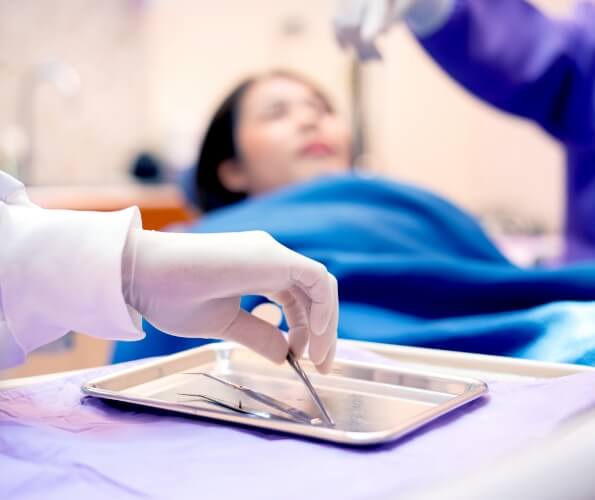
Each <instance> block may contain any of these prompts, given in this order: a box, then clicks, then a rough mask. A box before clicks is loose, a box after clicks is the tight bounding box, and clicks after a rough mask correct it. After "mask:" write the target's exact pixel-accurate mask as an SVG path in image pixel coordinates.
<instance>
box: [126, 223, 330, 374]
mask: <svg viewBox="0 0 595 500" xmlns="http://www.w3.org/2000/svg"><path fill="white" fill-rule="evenodd" d="M122 267H123V285H122V286H123V293H124V298H125V300H126V303H127V304H128V305H130V306H132V307H133V308H134V309H136V310H137V311H138V312H139V313H140V314H142V315H143V316H144V317H145V318H146V319H147V320H148V321H149V322H151V324H153V325H155V326H156V327H157V328H159V329H161V330H163V331H164V332H167V333H169V334H172V335H176V336H180V337H214V338H220V339H226V340H233V341H236V342H239V343H241V344H244V345H245V346H247V347H249V348H251V349H253V350H254V351H256V352H258V353H260V354H262V355H263V356H265V357H267V358H269V359H270V360H272V361H275V362H277V363H281V362H283V361H284V360H285V356H286V355H287V350H288V348H289V346H291V349H292V351H293V352H294V354H295V355H296V356H301V355H302V354H303V352H304V350H305V348H306V344H307V343H308V342H309V346H310V347H309V355H310V359H311V360H312V362H313V363H314V364H315V365H316V367H317V368H318V370H319V371H321V372H323V373H326V372H327V371H328V370H329V369H330V367H331V363H332V361H333V358H334V355H335V344H336V335H337V322H338V296H337V280H336V279H335V277H334V276H333V275H332V274H330V273H328V272H327V271H326V268H325V267H324V266H323V265H322V264H319V263H317V262H315V261H313V260H311V259H308V258H307V257H304V256H302V255H300V254H298V253H296V252H294V251H292V250H290V249H288V248H286V247H284V246H283V245H281V244H280V243H278V242H277V241H275V240H274V239H273V238H272V237H271V236H270V235H268V234H267V233H264V232H261V231H251V232H242V233H220V234H176V233H161V232H155V231H143V230H132V231H131V233H130V236H129V238H128V242H127V244H126V247H125V250H124V257H123V263H122ZM242 295H264V296H266V297H267V298H269V299H270V300H272V301H274V302H276V303H278V304H279V305H281V307H282V308H283V311H284V313H285V317H286V319H287V323H288V326H289V344H288V341H287V339H286V337H285V336H284V335H283V334H282V333H281V331H280V330H279V329H278V328H276V327H274V326H272V325H271V324H270V323H267V322H265V321H264V320H261V319H259V318H257V317H255V316H253V315H251V314H250V313H248V312H246V311H243V310H242V309H240V298H241V296H242Z"/></svg>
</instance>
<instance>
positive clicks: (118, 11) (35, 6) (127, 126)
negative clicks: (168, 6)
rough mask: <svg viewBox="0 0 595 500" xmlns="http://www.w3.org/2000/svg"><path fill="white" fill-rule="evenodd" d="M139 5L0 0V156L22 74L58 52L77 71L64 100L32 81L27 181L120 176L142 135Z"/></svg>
mask: <svg viewBox="0 0 595 500" xmlns="http://www.w3.org/2000/svg"><path fill="white" fill-rule="evenodd" d="M141 5H142V2H137V1H133V0H100V1H96V0H47V1H45V0H42V1H40V0H0V157H2V156H3V155H2V147H3V146H7V145H6V142H7V141H9V140H10V137H12V136H13V134H9V133H8V130H9V128H12V126H13V125H14V124H15V121H17V116H16V115H17V114H18V113H17V109H16V108H17V102H18V95H19V92H20V89H21V88H22V82H23V79H24V78H25V76H26V75H27V73H29V72H30V71H31V70H32V68H34V67H36V66H37V65H39V64H40V63H43V62H45V61H49V60H54V59H57V60H60V61H63V62H66V63H69V64H70V65H72V67H74V68H75V69H76V71H78V73H79V74H80V78H81V90H80V92H79V93H78V94H77V95H76V96H75V97H74V98H72V99H64V98H62V97H61V95H60V94H59V93H58V92H57V91H56V89H55V88H54V87H52V85H51V84H48V83H44V84H40V85H39V86H38V87H37V91H36V92H35V102H36V108H35V109H36V112H35V119H36V123H37V127H36V131H37V141H36V146H37V147H36V149H35V152H36V156H35V158H34V175H33V179H32V180H33V181H34V182H35V183H41V184H76V183H84V184H91V183H97V182H100V183H109V182H118V181H122V180H124V179H126V174H125V172H126V169H127V167H128V164H129V162H130V160H131V158H132V157H133V155H134V154H135V152H136V151H137V150H138V149H139V148H140V147H142V145H143V143H144V142H145V123H146V117H145V110H146V93H145V82H146V77H145V62H144V35H143V30H144V21H143V13H144V9H142V8H141ZM19 125H20V124H19ZM11 142H12V141H11ZM0 167H1V166H0Z"/></svg>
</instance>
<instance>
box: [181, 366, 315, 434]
mask: <svg viewBox="0 0 595 500" xmlns="http://www.w3.org/2000/svg"><path fill="white" fill-rule="evenodd" d="M186 375H202V376H203V377H207V378H210V379H211V380H215V381H216V382H219V383H220V384H223V385H225V386H227V387H230V388H232V389H235V390H236V391H239V392H241V393H242V394H244V395H245V396H247V397H249V398H251V399H253V400H255V401H258V402H259V403H262V404H264V405H266V406H269V407H271V408H274V409H275V410H278V411H280V412H282V413H285V414H286V415H289V416H290V417H291V418H292V419H293V420H295V421H299V422H301V423H305V424H310V425H320V424H321V423H322V420H321V419H319V418H318V417H313V416H312V415H309V414H308V413H306V412H305V411H302V410H300V409H298V408H294V407H293V406H290V405H288V404H287V403H284V402H283V401H279V400H278V399H275V398H273V397H271V396H267V395H266V394H264V393H262V392H258V391H255V390H254V389H250V388H249V387H246V386H244V385H240V384H235V383H234V382H230V381H229V380H225V379H224V378H221V377H217V376H216V375H211V374H210V373H205V372H186Z"/></svg>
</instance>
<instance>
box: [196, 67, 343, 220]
mask: <svg viewBox="0 0 595 500" xmlns="http://www.w3.org/2000/svg"><path fill="white" fill-rule="evenodd" d="M275 77H284V78H289V79H292V80H296V81H299V82H302V83H305V84H306V85H308V86H309V87H311V88H312V89H314V90H315V91H316V93H317V94H318V95H319V96H320V97H321V98H322V100H323V101H324V102H325V103H326V104H327V105H328V107H329V109H331V110H332V109H333V108H332V106H331V104H330V101H329V99H327V97H326V96H325V95H323V93H322V92H321V91H320V90H319V89H318V88H317V87H316V85H314V84H312V83H311V82H309V81H308V80H307V79H306V78H304V77H302V76H299V75H297V74H294V73H291V72H289V71H271V72H269V73H265V74H264V75H261V76H254V77H250V78H246V79H245V80H243V81H242V82H241V83H240V84H239V85H237V86H236V87H235V88H234V89H233V90H232V91H231V93H230V94H229V95H228V96H227V97H226V98H225V99H224V101H223V102H222V103H221V105H220V106H219V108H218V109H217V111H216V112H215V114H214V115H213V118H212V119H211V123H210V124H209V127H208V128H207V132H206V134H205V136H204V139H203V141H202V145H201V148H200V152H199V154H198V158H197V161H196V164H195V166H194V176H193V177H194V185H195V188H196V197H197V199H196V203H197V205H198V207H199V208H200V209H201V210H202V211H203V212H209V211H211V210H215V209H217V208H221V207H224V206H226V205H231V204H233V203H237V202H238V201H241V200H243V199H245V198H246V196H247V195H246V193H236V192H233V191H229V190H228V189H227V188H226V187H225V186H224V185H223V184H222V183H221V180H220V178H219V166H220V165H221V164H222V163H223V162H224V161H226V160H230V159H236V158H237V157H238V150H237V148H236V142H235V127H236V123H237V117H238V112H239V108H240V105H241V103H242V99H243V98H244V95H245V94H246V92H247V91H248V89H250V87H251V86H252V85H254V84H255V83H257V82H259V81H262V80H266V79H269V78H275Z"/></svg>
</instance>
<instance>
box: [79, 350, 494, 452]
mask: <svg viewBox="0 0 595 500" xmlns="http://www.w3.org/2000/svg"><path fill="white" fill-rule="evenodd" d="M302 366H303V368H304V370H305V371H306V372H307V373H308V376H309V377H310V378H311V380H312V382H313V384H314V386H315V387H316V390H317V391H318V393H319V394H320V396H321V398H322V399H323V401H324V403H325V404H326V406H327V408H328V409H329V411H330V413H331V415H332V417H333V418H334V420H335V423H336V426H335V427H334V428H330V427H324V426H316V425H307V424H299V423H294V422H290V421H286V420H283V419H280V418H279V419H270V420H265V419H261V418H255V417H252V416H245V415H241V414H238V413H235V412H233V411H231V410H226V409H223V408H218V407H214V406H213V405H210V404H209V403H206V402H204V403H203V402H198V401H191V400H190V398H188V397H184V396H180V395H179V393H197V392H198V393H203V394H209V395H212V396H216V397H217V398H219V399H223V400H226V401H228V402H229V403H231V404H233V405H237V404H238V400H241V401H242V405H243V407H250V408H253V409H256V410H261V409H262V407H258V406H257V404H255V403H254V402H252V401H251V400H249V399H247V398H244V397H239V396H238V393H237V392H236V391H233V390H230V389H227V388H225V387H222V386H221V385H219V384H217V383H213V382H212V381H210V380H209V379H207V378H206V377H198V376H196V375H189V374H186V373H184V372H189V371H192V372H196V371H201V372H206V373H211V374H214V375H218V376H220V377H224V378H226V379H228V380H231V381H233V382H237V383H240V384H243V385H246V386H249V387H251V388H254V389H257V390H258V391H260V392H263V393H266V394H268V395H270V396H273V397H274V398H277V399H280V400H282V401H285V402H286V403H289V404H290V405H292V406H294V407H296V408H300V409H302V410H304V411H306V412H308V413H310V414H312V415H317V411H316V408H315V407H314V405H313V403H312V402H311V400H310V398H309V397H308V394H307V392H306V389H305V387H304V386H303V384H302V383H301V381H300V380H299V379H298V378H297V376H296V374H295V372H294V371H293V370H292V369H291V368H290V367H289V365H288V364H285V365H282V366H278V365H274V364H273V363H270V362H268V361H266V360H265V359H264V358H262V357H261V356H258V355H256V354H254V353H252V352H251V351H249V350H247V349H245V348H244V347H241V346H239V345H237V344H232V343H217V344H210V345H207V346H204V347H199V348H196V349H190V350H188V351H184V352H181V353H178V354H174V355H171V356H167V357H165V358H163V359H160V360H157V361H152V362H148V363H146V364H142V365H140V366H138V367H134V368H131V369H126V370H123V371H121V372H118V373H115V374H112V375H108V376H104V377H101V378H97V379H94V380H91V381H89V382H87V383H86V384H84V385H83V388H82V389H83V392H84V393H85V394H88V395H90V396H95V397H100V398H105V399H112V400H117V401H124V402H129V403H135V404H140V405H145V406H150V407H154V408H161V409H165V410H171V411H175V412H179V413H184V414H189V415H196V416H200V417H207V418H211V419H217V420H223V421H226V422H232V423H236V424H244V425H249V426H254V427H260V428H266V429H273V430H276V431H280V432H286V433H291V434H296V435H300V436H306V437H310V438H315V439H322V440H326V441H333V442H336V443H342V444H349V445H369V444H376V443H382V442H386V441H391V440H394V439H397V438H399V437H402V436H404V435H406V434H408V433H410V432H411V431H413V430H415V429H417V428H419V427H421V426H422V425H424V424H426V423H428V422H430V421H432V420H434V419H436V418H438V417H439V416H441V415H444V414H445V413H448V412H450V411H452V410H453V409H455V408H458V407H459V406H461V405H463V404H465V403H468V402H470V401H473V400H474V399H477V398H478V397H480V396H481V395H482V394H484V393H486V392H487V385H486V384H485V383H484V382H482V381H480V380H478V379H475V378H471V377H459V376H451V375H446V376H445V375H441V374H438V373H432V372H427V371H421V370H416V369H403V368H400V367H391V366H386V365H379V364H374V363H367V362H366V363H364V362H360V361H350V360H345V359H337V360H336V361H335V363H334V364H333V368H332V371H331V373H330V374H329V375H324V376H323V375H319V374H318V373H317V372H316V371H315V369H314V366H313V365H312V364H311V363H310V362H309V361H308V360H303V362H302ZM267 410H268V408H267Z"/></svg>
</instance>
